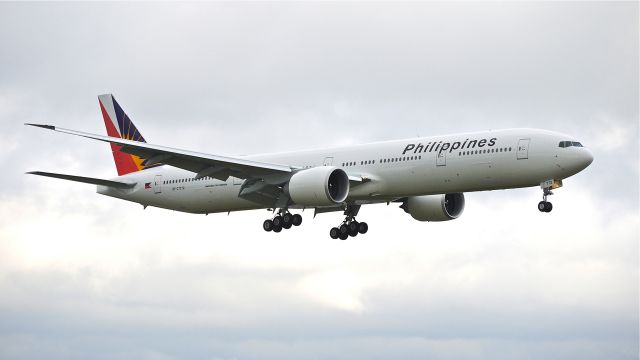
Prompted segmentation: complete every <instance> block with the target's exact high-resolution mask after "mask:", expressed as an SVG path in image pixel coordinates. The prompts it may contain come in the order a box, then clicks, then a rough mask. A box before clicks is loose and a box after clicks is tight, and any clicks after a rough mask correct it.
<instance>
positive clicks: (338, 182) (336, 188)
mask: <svg viewBox="0 0 640 360" xmlns="http://www.w3.org/2000/svg"><path fill="white" fill-rule="evenodd" d="M285 191H286V192H287V193H288V194H289V197H291V200H293V202H294V203H296V204H297V205H304V206H328V205H335V204H340V203H342V202H343V201H344V200H345V199H346V198H347V195H349V177H348V176H347V173H346V172H344V170H342V169H339V168H337V167H335V166H318V167H314V168H311V169H306V170H301V171H298V172H297V173H295V174H293V176H291V179H289V183H288V184H287V185H286V187H285Z"/></svg>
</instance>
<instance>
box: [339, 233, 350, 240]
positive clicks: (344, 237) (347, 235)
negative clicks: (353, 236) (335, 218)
mask: <svg viewBox="0 0 640 360" xmlns="http://www.w3.org/2000/svg"><path fill="white" fill-rule="evenodd" d="M348 237H349V234H340V240H347V238H348Z"/></svg>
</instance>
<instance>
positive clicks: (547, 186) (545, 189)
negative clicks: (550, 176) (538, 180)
mask: <svg viewBox="0 0 640 360" xmlns="http://www.w3.org/2000/svg"><path fill="white" fill-rule="evenodd" d="M554 184H555V183H554V182H551V183H549V181H545V182H543V183H542V184H541V185H540V187H542V201H540V202H539V203H538V210H539V211H540V212H547V213H548V212H551V210H553V205H552V204H551V203H550V202H549V201H547V196H549V195H553V192H551V189H555V188H557V187H559V186H556V187H554ZM560 184H561V185H560V186H562V183H560Z"/></svg>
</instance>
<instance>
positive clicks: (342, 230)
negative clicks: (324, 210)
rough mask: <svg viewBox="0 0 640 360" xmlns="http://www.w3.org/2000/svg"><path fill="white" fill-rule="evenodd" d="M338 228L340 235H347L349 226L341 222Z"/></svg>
mask: <svg viewBox="0 0 640 360" xmlns="http://www.w3.org/2000/svg"><path fill="white" fill-rule="evenodd" d="M339 229H340V235H341V236H342V235H346V236H349V228H348V227H347V225H346V224H342V225H340V228H339ZM341 238H342V237H341ZM342 240H344V239H342Z"/></svg>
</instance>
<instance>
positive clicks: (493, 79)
mask: <svg viewBox="0 0 640 360" xmlns="http://www.w3.org/2000/svg"><path fill="white" fill-rule="evenodd" d="M637 14H638V5H637V4H636V3H477V4H473V3H472V4H439V3H403V4H393V5H392V4H385V3H354V4H351V3H328V4H325V3H242V4H232V3H212V4H201V3H197V4H196V3H187V4H182V3H179V4H174V3H170V4H144V3H143V4H109V3H98V4H93V3H86V4H85V3H79V4H35V3H24V4H18V3H4V4H0V46H1V47H2V52H0V123H1V124H2V126H3V131H2V133H1V134H0V164H1V165H2V168H3V169H5V173H4V179H5V180H4V181H3V185H4V186H3V189H1V190H0V201H1V204H2V205H0V219H1V220H0V293H1V294H2V296H1V297H0V319H2V320H0V357H2V358H8V359H32V358H40V357H42V355H43V354H47V357H48V358H65V359H68V358H87V357H90V358H105V359H118V358H127V359H129V358H144V359H173V358H194V359H200V358H202V359H258V358H261V359H283V358H284V359H287V358H291V359H294V358H295V359H301V358H303V359H304V358H336V359H339V358H349V359H358V358H362V359H365V358H367V359H370V358H398V357H400V358H408V359H411V358H433V359H453V358H455V359H460V358H478V357H492V358H498V359H500V358H504V359H512V358H522V359H539V358H562V359H571V358H579V359H602V358H609V359H630V358H637V353H638V329H637V323H638V306H637V304H638V245H637V238H638V233H639V229H638V227H639V220H638V219H639V218H638V131H639V129H638V113H639V112H638V97H639V96H638V95H639V94H638V31H637V29H638V15H637ZM104 92H113V93H114V94H115V96H116V98H117V99H118V100H119V102H120V103H121V105H123V107H124V108H125V110H126V111H127V112H128V113H129V115H130V116H131V117H132V119H133V120H134V121H135V122H136V124H137V125H138V127H140V128H141V131H142V132H143V134H144V136H145V137H146V138H147V139H148V140H149V141H151V142H155V143H160V144H167V145H171V146H176V147H182V148H187V149H194V150H201V151H208V152H212V153H223V154H238V153H259V152H272V151H281V150H290V149H302V148H307V147H319V146H327V145H334V144H348V143H358V142H365V141H373V140H385V139H391V138H399V137H411V136H416V135H431V134H441V133H450V132H460V131H473V130H483V129H489V128H494V129H495V128H503V127H540V128H548V129H551V130H557V131H561V132H565V133H568V134H571V135H574V136H576V137H579V138H581V139H583V142H584V143H585V144H586V145H587V146H589V147H590V148H591V149H592V150H593V151H594V153H595V158H596V159H595V162H594V163H593V164H592V166H591V167H590V168H588V169H587V170H585V171H584V172H583V173H581V174H579V175H577V176H576V177H574V178H570V179H567V180H566V181H565V187H564V188H562V189H560V190H558V191H557V192H556V195H555V196H554V199H553V201H554V205H555V207H556V209H554V213H553V216H552V217H541V216H540V214H538V213H537V211H536V210H535V208H534V206H535V203H536V202H537V201H538V198H539V196H540V194H539V190H538V189H522V190H511V191H494V192H488V193H472V194H467V197H468V204H467V210H466V212H465V214H464V216H463V217H462V218H460V219H459V220H456V221H453V222H450V223H446V224H422V223H417V222H415V221H413V220H412V219H410V218H409V217H408V216H407V215H406V214H403V213H402V212H401V211H400V210H399V209H396V208H395V207H385V206H372V207H368V208H365V209H363V210H362V216H364V217H366V219H367V221H368V222H369V223H370V225H371V227H372V231H371V233H370V234H367V237H366V239H365V238H364V237H363V238H362V239H360V238H356V239H355V240H354V241H349V242H332V241H330V240H329V239H327V236H326V235H327V234H326V232H327V229H328V228H329V227H330V226H331V225H335V224H334V223H335V221H336V220H337V217H335V216H331V215H324V216H319V217H318V218H317V219H315V220H313V221H312V220H311V215H310V214H305V223H304V226H303V227H302V228H300V229H297V230H296V231H292V232H289V233H284V234H281V236H279V237H277V238H276V237H273V236H267V235H272V234H267V235H265V234H264V233H263V232H262V231H261V229H260V226H259V225H260V222H261V220H262V218H263V217H266V216H267V213H266V212H248V213H238V214H235V213H234V214H231V215H230V216H226V215H215V216H209V217H200V216H194V215H186V214H179V213H174V212H169V211H163V210H158V209H147V210H145V211H141V207H140V206H138V205H135V204H129V203H123V202H120V201H117V200H114V199H108V198H102V197H98V196H97V195H95V194H93V190H94V189H93V188H92V187H86V186H83V185H78V184H67V183H64V182H58V181H55V180H51V181H47V180H44V179H37V178H32V177H27V176H24V175H23V172H24V171H28V170H35V169H38V170H53V171H60V172H68V173H74V174H82V175H88V176H100V177H105V176H112V175H115V171H114V169H113V165H112V159H111V157H110V153H109V151H108V148H107V147H105V146H104V145H103V144H95V143H92V142H89V141H86V140H83V139H76V138H72V137H71V138H70V137H67V136H64V135H59V134H51V133H48V132H45V131H40V130H38V129H31V128H25V127H24V126H23V125H22V123H23V122H49V123H55V124H57V125H60V126H64V127H69V128H74V129H79V130H86V131H90V132H96V133H102V132H103V127H102V126H103V125H102V119H101V116H100V113H99V111H98V106H97V99H96V95H97V94H100V93H104ZM298 230H299V231H298Z"/></svg>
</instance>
